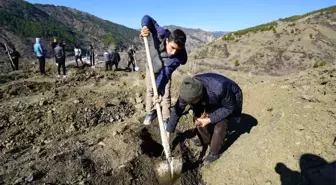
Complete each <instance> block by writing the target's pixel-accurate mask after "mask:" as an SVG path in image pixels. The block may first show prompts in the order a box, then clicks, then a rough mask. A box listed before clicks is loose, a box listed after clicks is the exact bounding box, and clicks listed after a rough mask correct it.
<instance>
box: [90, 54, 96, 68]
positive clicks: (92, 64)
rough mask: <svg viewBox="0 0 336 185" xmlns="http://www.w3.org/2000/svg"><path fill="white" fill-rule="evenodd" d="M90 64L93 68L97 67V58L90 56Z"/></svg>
mask: <svg viewBox="0 0 336 185" xmlns="http://www.w3.org/2000/svg"><path fill="white" fill-rule="evenodd" d="M90 63H91V66H94V65H96V64H95V58H94V55H91V56H90Z"/></svg>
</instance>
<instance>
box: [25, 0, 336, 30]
mask: <svg viewBox="0 0 336 185" xmlns="http://www.w3.org/2000/svg"><path fill="white" fill-rule="evenodd" d="M27 1H28V2H30V3H40V4H53V5H61V6H67V7H71V8H75V9H77V10H81V11H84V12H87V13H90V14H93V15H95V16H97V17H99V18H102V19H105V20H109V21H111V22H114V23H118V24H122V25H124V26H127V27H130V28H135V29H139V28H140V27H141V19H142V17H143V16H144V15H150V16H151V17H153V18H154V19H155V20H156V21H157V22H158V23H159V24H160V25H177V26H182V27H187V28H200V29H203V30H207V31H236V30H240V29H244V28H248V27H251V26H256V25H259V24H263V23H267V22H271V21H274V20H278V19H279V18H285V17H289V16H292V15H300V14H304V13H307V12H310V11H313V10H317V9H321V8H326V7H329V6H333V5H335V4H336V0H231V1H227V0H184V1H183V0H146V1H144V0H140V1H139V0H27Z"/></svg>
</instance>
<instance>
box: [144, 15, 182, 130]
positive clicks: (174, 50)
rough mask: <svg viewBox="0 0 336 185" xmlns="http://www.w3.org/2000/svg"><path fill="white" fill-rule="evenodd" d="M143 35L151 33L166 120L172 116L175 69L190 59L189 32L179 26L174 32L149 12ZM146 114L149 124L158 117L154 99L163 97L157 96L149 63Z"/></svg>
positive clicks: (152, 50) (157, 79) (146, 120)
mask: <svg viewBox="0 0 336 185" xmlns="http://www.w3.org/2000/svg"><path fill="white" fill-rule="evenodd" d="M141 25H142V29H141V36H143V37H148V40H149V44H150V50H151V58H152V61H153V68H154V73H155V76H156V88H157V89H158V93H159V96H160V97H162V102H161V104H162V116H163V121H164V123H165V124H166V123H168V120H169V116H170V110H169V108H170V105H171V97H170V91H171V77H172V74H173V72H174V71H175V70H176V69H177V68H178V67H179V66H180V65H181V64H182V65H184V64H185V63H186V62H187V52H186V50H185V48H184V46H185V43H186V40H187V38H186V35H185V33H184V32H183V31H182V30H180V29H176V30H174V31H173V32H172V33H171V32H170V31H169V30H167V29H164V28H163V27H160V26H159V24H158V23H157V22H156V21H155V20H154V19H153V18H151V17H150V16H148V15H145V16H144V17H143V18H142V22H141ZM146 85H147V96H146V112H147V114H146V117H145V120H144V124H145V125H149V124H150V123H151V121H152V120H153V119H154V118H155V114H154V105H153V98H154V99H155V100H154V101H157V100H160V99H161V98H160V97H153V96H154V94H153V89H152V84H151V80H150V73H149V69H148V66H147V67H146Z"/></svg>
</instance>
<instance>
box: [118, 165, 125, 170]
mask: <svg viewBox="0 0 336 185" xmlns="http://www.w3.org/2000/svg"><path fill="white" fill-rule="evenodd" d="M125 167H126V165H124V164H123V165H120V166H119V167H118V168H119V169H120V168H125Z"/></svg>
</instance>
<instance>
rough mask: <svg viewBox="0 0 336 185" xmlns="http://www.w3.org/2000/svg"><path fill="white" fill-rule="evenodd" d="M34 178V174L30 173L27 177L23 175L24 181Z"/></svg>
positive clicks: (30, 180)
mask: <svg viewBox="0 0 336 185" xmlns="http://www.w3.org/2000/svg"><path fill="white" fill-rule="evenodd" d="M33 180H34V175H33V174H32V173H31V174H30V175H28V176H27V177H25V182H33Z"/></svg>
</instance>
